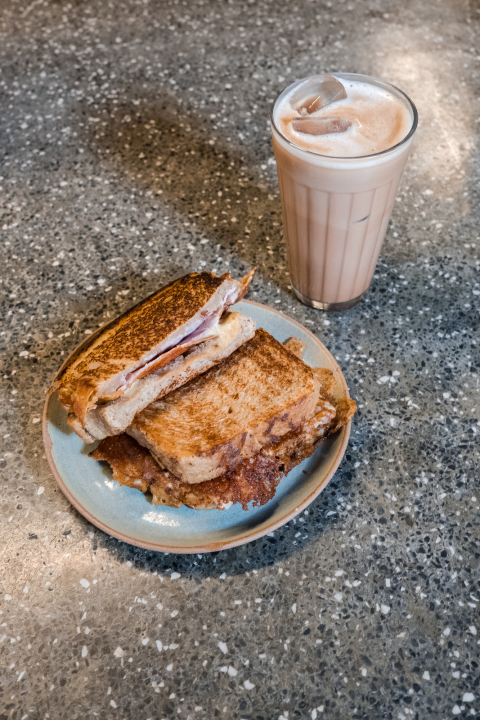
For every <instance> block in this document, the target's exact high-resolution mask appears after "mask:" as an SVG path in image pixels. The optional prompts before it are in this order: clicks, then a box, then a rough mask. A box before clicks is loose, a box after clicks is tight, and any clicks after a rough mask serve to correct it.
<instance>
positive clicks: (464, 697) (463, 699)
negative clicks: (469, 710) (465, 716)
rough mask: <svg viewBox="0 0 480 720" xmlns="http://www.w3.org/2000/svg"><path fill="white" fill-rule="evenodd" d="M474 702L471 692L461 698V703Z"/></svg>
mask: <svg viewBox="0 0 480 720" xmlns="http://www.w3.org/2000/svg"><path fill="white" fill-rule="evenodd" d="M474 700H475V695H474V694H473V693H471V692H466V693H465V694H464V696H463V697H462V701H463V702H473V701H474Z"/></svg>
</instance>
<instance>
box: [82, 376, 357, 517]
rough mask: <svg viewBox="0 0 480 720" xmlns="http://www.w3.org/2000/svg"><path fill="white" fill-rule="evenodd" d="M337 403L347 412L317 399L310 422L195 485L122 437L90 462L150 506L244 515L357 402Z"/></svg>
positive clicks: (110, 440)
mask: <svg viewBox="0 0 480 720" xmlns="http://www.w3.org/2000/svg"><path fill="white" fill-rule="evenodd" d="M327 372H328V371H327ZM340 402H342V403H345V402H346V403H347V404H348V412H345V411H344V410H345V407H344V405H342V409H341V410H340V412H339V408H338V406H337V407H335V404H332V403H330V402H329V401H328V400H325V399H324V398H319V400H318V404H317V407H316V408H315V413H314V415H313V417H312V418H310V420H307V421H306V422H305V423H304V424H303V425H302V427H301V428H299V429H298V430H294V431H292V432H290V433H287V434H286V435H284V436H283V437H282V438H281V439H280V440H279V441H278V442H277V443H273V444H271V445H266V446H265V447H263V448H262V449H261V450H260V452H259V453H257V454H256V455H255V456H254V457H253V458H247V459H245V460H243V461H242V462H241V463H239V464H238V465H237V466H236V467H235V468H233V470H229V471H227V472H226V473H224V474H223V475H221V476H220V477H218V478H216V479H215V480H208V481H206V482H202V483H196V484H193V485H192V484H189V483H185V482H182V481H181V480H179V479H178V478H176V477H175V476H174V475H172V474H171V473H170V472H169V471H168V470H164V469H162V468H160V467H159V465H158V463H157V462H155V460H154V459H153V457H152V456H151V454H150V452H149V451H148V450H147V449H146V448H144V447H142V446H141V445H139V444H138V443H137V442H136V441H135V440H134V439H133V438H131V437H129V436H128V435H126V434H125V433H123V434H122V435H117V436H115V437H111V438H106V439H105V440H103V441H102V442H101V443H100V445H99V446H98V447H97V448H96V450H94V451H93V453H91V457H93V458H94V459H95V460H105V461H107V462H108V463H109V465H110V466H111V468H112V471H113V477H114V479H115V480H117V481H118V482H119V483H120V484H121V485H127V486H128V487H132V488H136V489H137V490H141V491H142V492H144V493H147V492H149V493H151V496H152V501H153V504H154V505H169V506H170V507H180V506H181V505H188V506H189V507H191V508H194V509H196V510H213V509H220V510H226V509H228V508H229V507H230V506H231V505H233V504H235V503H237V502H238V503H241V505H242V507H243V509H244V510H247V509H248V504H249V503H250V502H251V503H252V505H253V507H255V506H258V505H264V504H265V503H266V502H268V501H269V500H271V498H272V497H273V496H274V495H275V490H276V488H277V485H278V483H279V481H280V480H281V478H282V477H283V476H285V475H288V473H289V472H290V470H292V469H293V468H294V467H295V466H296V465H298V464H299V463H301V462H302V461H303V460H304V459H305V458H307V457H310V455H312V454H313V452H314V451H315V448H316V447H317V446H318V445H319V443H320V442H322V440H324V439H325V438H326V437H327V436H328V435H330V434H332V433H333V432H336V431H337V430H338V429H339V428H340V427H342V425H345V424H346V423H347V422H349V420H350V419H351V417H352V415H353V414H354V412H355V402H354V401H353V400H349V399H348V400H345V401H343V400H342V401H340ZM333 403H335V400H333Z"/></svg>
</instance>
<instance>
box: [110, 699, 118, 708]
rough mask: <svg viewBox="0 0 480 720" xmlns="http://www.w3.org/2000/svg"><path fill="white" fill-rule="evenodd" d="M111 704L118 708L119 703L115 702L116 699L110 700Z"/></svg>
mask: <svg viewBox="0 0 480 720" xmlns="http://www.w3.org/2000/svg"><path fill="white" fill-rule="evenodd" d="M110 705H111V707H113V708H116V707H117V703H116V702H115V700H110Z"/></svg>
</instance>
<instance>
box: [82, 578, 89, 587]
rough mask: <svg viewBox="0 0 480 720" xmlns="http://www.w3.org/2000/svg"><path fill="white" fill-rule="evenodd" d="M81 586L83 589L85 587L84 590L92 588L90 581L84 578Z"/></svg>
mask: <svg viewBox="0 0 480 720" xmlns="http://www.w3.org/2000/svg"><path fill="white" fill-rule="evenodd" d="M80 585H81V586H82V587H84V588H88V587H90V583H89V582H88V580H86V579H85V578H82V579H81V580H80Z"/></svg>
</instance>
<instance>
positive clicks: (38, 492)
mask: <svg viewBox="0 0 480 720" xmlns="http://www.w3.org/2000/svg"><path fill="white" fill-rule="evenodd" d="M44 492H45V488H44V487H43V486H42V487H39V488H38V490H37V495H43V493H44Z"/></svg>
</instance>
